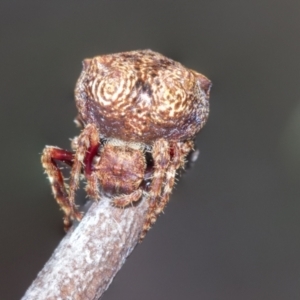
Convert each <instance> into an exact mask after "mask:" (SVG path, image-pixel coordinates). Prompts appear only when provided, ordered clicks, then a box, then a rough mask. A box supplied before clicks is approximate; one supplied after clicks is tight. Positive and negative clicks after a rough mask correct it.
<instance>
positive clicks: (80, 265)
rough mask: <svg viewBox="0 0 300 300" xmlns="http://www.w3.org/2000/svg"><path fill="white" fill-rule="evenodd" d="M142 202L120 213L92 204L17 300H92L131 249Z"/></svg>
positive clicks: (143, 212) (141, 220)
mask: <svg viewBox="0 0 300 300" xmlns="http://www.w3.org/2000/svg"><path fill="white" fill-rule="evenodd" d="M147 208H148V201H147V200H146V199H142V200H141V201H140V203H139V204H138V205H137V206H135V207H133V206H132V207H128V208H125V209H120V208H116V207H113V206H112V205H111V204H110V199H108V198H105V199H102V200H101V201H100V202H99V203H93V204H92V206H91V207H90V209H89V211H88V212H87V213H86V215H85V217H84V218H83V220H82V221H81V222H80V223H79V225H78V226H77V227H76V228H75V229H71V230H70V232H69V233H68V234H67V235H66V236H65V237H64V239H63V240H62V241H61V242H60V244H59V245H58V247H57V248H56V250H55V251H54V253H53V254H52V256H51V258H50V259H49V261H48V262H47V263H46V265H45V266H44V268H43V269H42V270H41V271H40V273H39V274H38V276H37V278H36V279H35V280H34V281H33V283H32V285H31V286H30V287H29V289H28V290H27V292H26V294H25V295H24V297H23V298H22V300H33V299H34V300H37V299H39V300H40V299H42V300H58V299H61V300H68V299H70V300H71V299H72V300H74V299H76V300H81V299H85V300H92V299H93V300H96V299H99V298H100V297H101V295H102V294H103V293H104V292H105V290H106V289H107V288H108V286H109V285H110V283H111V282H112V280H113V278H114V276H115V275H116V273H117V272H118V271H119V269H120V268H121V267H122V265H123V264H124V262H125V260H126V258H127V257H128V255H129V254H130V253H131V252H132V250H133V249H134V247H135V246H136V245H137V242H138V240H139V236H140V233H141V230H142V227H143V223H144V220H145V215H146V212H147Z"/></svg>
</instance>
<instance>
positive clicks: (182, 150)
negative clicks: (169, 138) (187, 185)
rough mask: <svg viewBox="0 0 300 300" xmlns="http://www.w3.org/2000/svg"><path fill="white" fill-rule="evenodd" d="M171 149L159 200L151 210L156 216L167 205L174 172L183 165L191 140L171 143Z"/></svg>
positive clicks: (173, 180) (191, 143)
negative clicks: (170, 156) (170, 157)
mask: <svg viewBox="0 0 300 300" xmlns="http://www.w3.org/2000/svg"><path fill="white" fill-rule="evenodd" d="M171 149H172V160H171V162H170V165H169V168H168V169H167V171H166V178H165V184H164V188H163V192H162V195H161V200H160V201H159V202H156V206H155V208H154V210H153V212H154V214H155V215H156V216H158V215H159V214H160V213H161V212H162V211H163V209H164V208H165V206H166V205H167V203H168V201H169V199H170V194H171V192H172V189H173V187H174V183H175V177H176V172H177V170H178V169H179V168H180V167H182V168H183V167H184V164H185V158H186V156H187V155H188V154H189V152H190V151H191V150H192V149H193V142H191V141H188V142H186V143H181V142H178V143H172V144H171Z"/></svg>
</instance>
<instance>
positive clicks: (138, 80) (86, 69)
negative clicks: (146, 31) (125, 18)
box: [75, 50, 211, 144]
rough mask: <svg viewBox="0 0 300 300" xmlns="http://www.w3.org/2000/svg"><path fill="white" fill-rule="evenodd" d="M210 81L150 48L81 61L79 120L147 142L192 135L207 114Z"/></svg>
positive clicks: (110, 133) (107, 134)
mask: <svg viewBox="0 0 300 300" xmlns="http://www.w3.org/2000/svg"><path fill="white" fill-rule="evenodd" d="M210 87H211V82H210V80H209V79H207V78H206V77H205V76H204V75H202V74H200V73H197V72H196V71H193V70H190V69H187V68H185V67H184V66H183V65H181V64H180V63H178V62H175V61H173V60H171V59H169V58H166V57H165V56H163V55H161V54H159V53H157V52H153V51H151V50H141V51H131V52H123V53H117V54H110V55H103V56H97V57H94V58H92V59H85V60H84V62H83V70H82V73H81V75H80V77H79V79H78V81H77V84H76V88H75V98H76V105H77V108H78V112H79V116H78V119H79V120H80V121H81V122H82V123H83V124H84V126H86V125H87V124H95V125H96V126H97V127H98V129H99V133H100V136H101V137H104V138H116V139H121V140H124V141H132V142H142V143H145V144H151V143H153V142H154V141H155V140H157V139H159V138H162V137H163V138H164V139H166V140H170V141H185V140H189V139H193V138H194V136H195V134H196V133H197V132H198V131H199V130H200V129H201V128H202V127H203V126H204V125H205V123H206V121H207V118H208V114H209V101H208V100H209V91H210Z"/></svg>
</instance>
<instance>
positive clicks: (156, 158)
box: [140, 139, 171, 241]
mask: <svg viewBox="0 0 300 300" xmlns="http://www.w3.org/2000/svg"><path fill="white" fill-rule="evenodd" d="M152 157H153V162H154V166H153V167H154V172H153V175H152V182H151V186H150V191H149V201H150V205H149V210H148V213H147V216H146V220H145V223H144V226H143V231H142V233H141V236H140V241H142V240H143V238H144V237H145V235H146V233H147V232H148V231H149V229H150V228H151V225H152V224H154V223H155V221H156V219H157V216H156V215H155V214H153V211H154V210H155V207H156V206H157V202H159V201H160V196H161V190H162V186H163V183H164V179H165V173H166V171H167V169H168V166H169V163H170V159H171V158H170V149H169V143H168V142H167V141H166V140H164V139H159V140H157V141H156V142H155V143H154V144H153V147H152Z"/></svg>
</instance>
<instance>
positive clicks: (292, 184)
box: [0, 0, 300, 300]
mask: <svg viewBox="0 0 300 300" xmlns="http://www.w3.org/2000/svg"><path fill="white" fill-rule="evenodd" d="M299 15H300V2H299V0H294V1H293V0H287V1H278V0H253V1H241V0H232V1H222V0H209V1H206V0H205V1H191V0H189V1H183V0H178V1H176V0H174V1H162V0H160V1H158V0H151V1H130V0H126V1H108V0H101V1H100V0H98V1H96V0H94V1H77V0H73V1H58V0H52V1H14V0H1V2H0V66H1V67H0V124H1V131H0V134H1V150H0V151H1V155H0V165H1V173H0V174H1V184H0V216H1V217H0V238H1V243H0V299H9V300H10V299H19V298H20V297H21V296H22V295H23V293H24V292H25V290H26V288H27V287H28V286H29V285H30V283H31V282H32V280H33V279H34V278H35V276H36V274H37V273H38V271H39V270H40V269H41V268H42V266H43V264H44V263H45V262H46V261H47V259H48V258H49V256H50V255H51V253H52V251H53V249H54V248H55V247H56V245H57V244H58V243H59V241H60V240H61V238H62V237H63V235H64V233H63V230H62V213H61V211H59V209H58V206H57V204H56V203H55V201H54V199H53V197H52V195H51V191H50V186H49V183H48V181H47V179H46V176H45V175H44V174H43V170H42V167H41V164H40V153H41V151H42V149H43V147H44V146H45V145H46V144H48V145H57V146H60V147H63V148H69V138H71V137H74V136H75V135H77V134H78V129H77V128H76V127H75V125H74V124H73V119H74V117H75V116H76V109H75V105H74V100H73V89H74V86H75V82H76V79H77V78H78V76H79V73H80V71H81V61H82V59H84V58H87V57H92V56H95V55H100V54H107V53H113V52H120V51H127V50H136V49H145V48H150V49H152V50H155V51H158V52H161V53H163V54H164V55H166V56H169V57H171V58H173V59H175V60H178V61H180V62H182V63H183V64H185V65H186V66H188V67H190V68H193V69H195V70H197V71H199V72H201V73H203V74H205V75H206V76H207V77H209V78H210V79H211V80H212V81H213V84H214V85H213V88H212V93H211V115H210V118H209V122H208V124H207V126H206V127H205V128H204V130H203V131H202V132H201V134H200V135H199V137H198V139H197V144H198V147H199V149H200V150H201V155H200V157H199V160H198V161H197V163H196V165H195V166H194V168H193V169H191V170H190V171H189V172H188V173H187V174H186V175H185V176H184V177H183V178H181V181H180V183H179V184H178V185H177V186H176V189H175V191H174V193H173V195H172V199H171V202H170V204H169V205H168V207H167V209H166V210H165V214H164V215H163V216H162V217H160V218H159V220H158V222H157V224H156V225H155V226H154V228H153V229H152V230H151V231H150V233H149V234H148V236H147V237H146V239H145V241H144V242H143V243H142V244H141V245H139V246H138V247H137V248H136V250H135V251H134V252H133V254H132V255H131V256H130V257H129V259H128V260H127V263H126V264H125V266H124V267H123V269H122V270H121V272H120V273H119V274H118V275H117V277H116V278H115V280H114V282H113V284H112V285H111V287H110V289H109V290H108V291H107V292H106V294H105V295H104V299H106V300H109V299H144V300H147V299H156V300H158V299H173V300H175V299H205V300H206V299H207V300H211V299H213V300H224V299H228V300H229V299H230V300H232V299H238V300H239V299H243V300H247V299H284V300H287V299H299V298H300V255H299V254H300V242H299V236H300V219H299V215H300V197H299V196H300V182H299V179H300V171H299V170H300V156H299V152H300V83H299V82H300V59H299V56H300V17H299Z"/></svg>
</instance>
